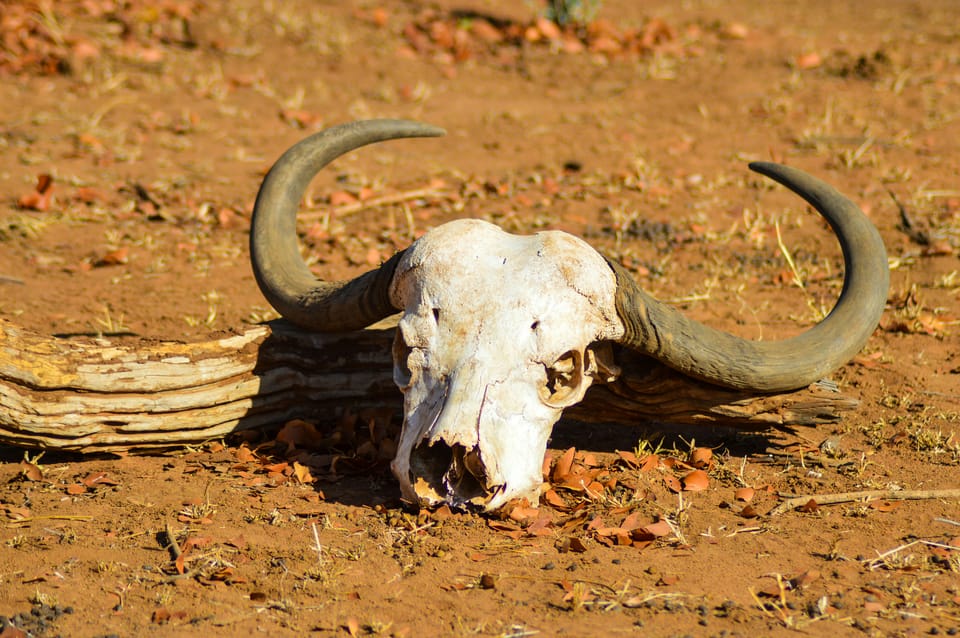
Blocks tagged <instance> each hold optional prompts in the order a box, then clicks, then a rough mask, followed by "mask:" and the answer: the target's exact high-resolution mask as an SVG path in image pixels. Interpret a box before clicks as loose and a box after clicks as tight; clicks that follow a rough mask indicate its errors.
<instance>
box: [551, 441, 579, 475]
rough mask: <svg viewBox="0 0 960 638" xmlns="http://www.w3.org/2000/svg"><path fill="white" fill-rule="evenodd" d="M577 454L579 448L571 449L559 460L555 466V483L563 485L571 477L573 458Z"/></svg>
mask: <svg viewBox="0 0 960 638" xmlns="http://www.w3.org/2000/svg"><path fill="white" fill-rule="evenodd" d="M576 453H577V448H573V447H572V448H570V449H568V450H567V451H566V452H564V453H563V456H561V457H560V458H559V459H557V463H556V465H554V466H553V474H552V478H553V482H554V483H562V482H564V481H565V480H566V479H567V478H568V477H569V476H570V468H571V467H573V457H574V455H575V454H576Z"/></svg>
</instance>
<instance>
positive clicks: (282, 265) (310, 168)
mask: <svg viewBox="0 0 960 638" xmlns="http://www.w3.org/2000/svg"><path fill="white" fill-rule="evenodd" d="M444 133H445V131H444V130H443V129H441V128H437V127H435V126H430V125H429V124H421V123H419V122H410V121H406V120H366V121H361V122H353V123H350V124H343V125H340V126H335V127H333V128H330V129H327V130H325V131H321V132H320V133H317V134H315V135H311V136H310V137H308V138H306V139H305V140H303V141H301V142H299V143H298V144H296V145H294V146H293V147H291V148H290V149H289V150H288V151H287V152H286V153H284V154H283V155H282V156H281V157H280V159H278V160H277V163H276V164H274V165H273V168H271V169H270V172H269V173H267V176H266V178H264V180H263V184H262V185H261V186H260V192H259V194H258V195H257V202H256V204H255V205H254V207H253V217H252V219H251V222H250V258H251V261H252V262H253V273H254V275H255V276H256V278H257V284H258V285H259V286H260V290H261V291H262V292H263V295H264V296H265V297H266V298H267V300H268V301H269V302H270V304H271V305H272V306H273V307H274V308H275V309H276V310H277V312H279V313H280V315H281V316H283V317H284V318H285V319H288V320H289V321H291V322H293V323H295V324H297V325H298V326H300V327H302V328H307V329H309V330H318V331H328V332H335V331H344V330H356V329H360V328H364V327H366V326H368V325H370V324H372V323H375V322H377V321H379V320H380V319H383V318H384V317H386V316H388V315H391V314H393V313H394V312H395V311H396V309H395V308H394V307H393V305H392V304H391V303H390V299H389V295H388V292H387V291H388V288H389V286H390V280H391V279H392V278H393V271H394V269H395V268H396V265H397V262H398V261H399V259H400V256H401V255H402V254H403V252H402V251H401V252H399V253H397V254H396V255H394V256H393V257H391V258H390V259H389V260H388V261H387V262H386V263H384V264H383V265H382V266H380V268H378V269H376V270H371V271H370V272H367V273H364V274H363V275H360V276H359V277H357V278H356V279H353V280H352V281H333V282H327V281H321V280H319V279H317V278H316V277H314V275H313V273H311V272H310V269H309V268H307V265H306V264H305V263H304V262H303V259H301V257H300V250H299V248H298V245H297V209H298V207H299V204H300V199H301V198H302V197H303V193H304V191H305V190H306V188H307V185H308V184H309V183H310V180H312V179H313V177H314V176H315V175H316V174H317V173H318V172H320V169H322V168H323V167H324V166H326V165H327V164H329V163H330V162H332V161H333V160H335V159H337V158H338V157H340V156H341V155H343V154H344V153H348V152H350V151H352V150H354V149H356V148H359V147H361V146H365V145H367V144H373V143H374V142H382V141H385V140H392V139H397V138H402V137H437V136H440V135H443V134H444Z"/></svg>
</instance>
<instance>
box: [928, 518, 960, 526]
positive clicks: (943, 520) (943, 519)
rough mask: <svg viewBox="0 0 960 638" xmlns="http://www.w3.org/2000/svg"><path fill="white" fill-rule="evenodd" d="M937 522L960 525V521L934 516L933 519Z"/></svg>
mask: <svg viewBox="0 0 960 638" xmlns="http://www.w3.org/2000/svg"><path fill="white" fill-rule="evenodd" d="M933 520H935V521H936V522H938V523H946V524H947V525H956V526H957V527H960V521H951V520H950V519H949V518H935V519H933Z"/></svg>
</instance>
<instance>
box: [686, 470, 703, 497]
mask: <svg viewBox="0 0 960 638" xmlns="http://www.w3.org/2000/svg"><path fill="white" fill-rule="evenodd" d="M709 485H710V477H709V476H707V473H706V472H704V471H703V470H694V471H692V472H690V473H689V474H687V475H686V476H684V477H683V489H684V490H686V491H688V492H701V491H703V490H705V489H707V487H708V486H709Z"/></svg>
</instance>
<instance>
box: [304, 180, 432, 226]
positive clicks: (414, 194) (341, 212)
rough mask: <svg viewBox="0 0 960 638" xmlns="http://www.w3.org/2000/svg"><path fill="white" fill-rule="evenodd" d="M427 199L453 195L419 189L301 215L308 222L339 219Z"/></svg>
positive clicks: (428, 189) (430, 189) (429, 189)
mask: <svg viewBox="0 0 960 638" xmlns="http://www.w3.org/2000/svg"><path fill="white" fill-rule="evenodd" d="M425 197H446V198H450V197H451V195H450V193H449V192H447V191H442V190H437V189H436V188H417V189H414V190H411V191H404V192H402V193H394V194H392V195H383V196H381V197H371V198H370V199H368V200H366V201H362V202H356V203H354V204H344V205H342V206H334V207H331V208H330V209H329V210H324V211H308V212H305V213H301V214H300V218H301V219H305V220H307V221H312V220H317V219H321V218H322V217H323V216H324V215H327V214H329V213H333V214H334V215H336V216H338V217H345V216H347V215H352V214H354V213H359V212H360V211H362V210H367V209H369V208H379V207H380V206H389V205H391V204H402V203H403V202H408V201H410V200H411V199H420V198H425Z"/></svg>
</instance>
